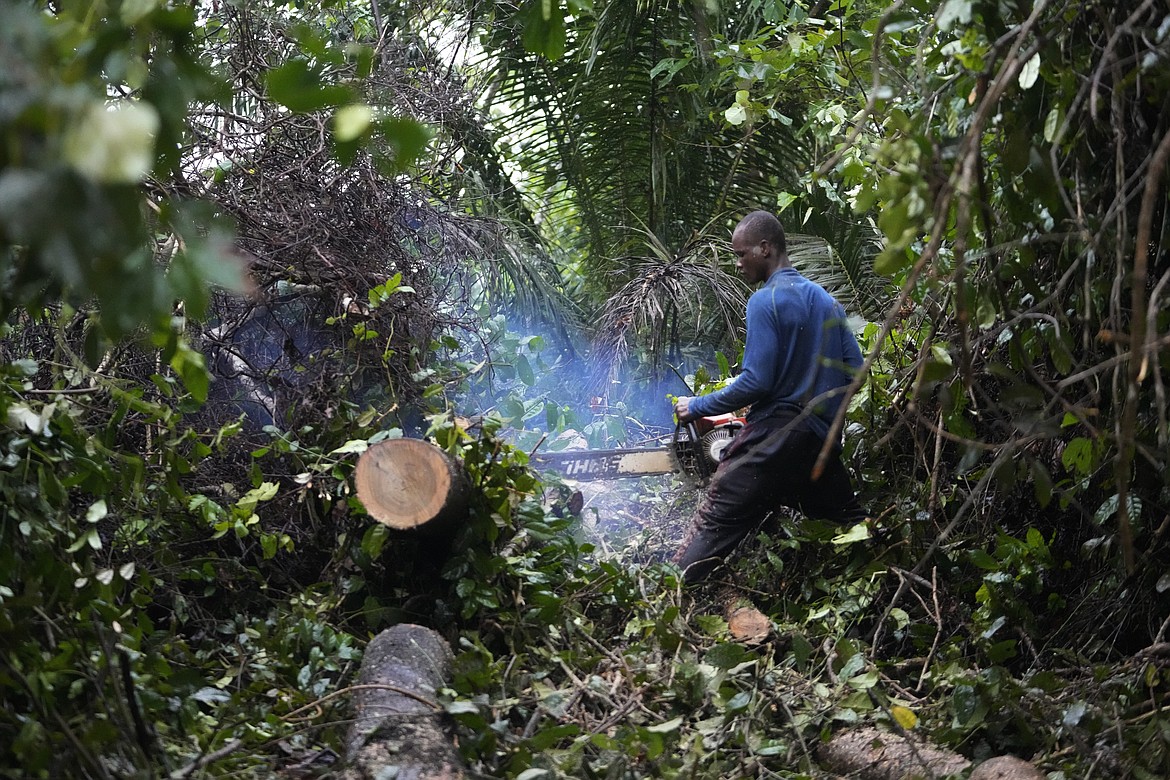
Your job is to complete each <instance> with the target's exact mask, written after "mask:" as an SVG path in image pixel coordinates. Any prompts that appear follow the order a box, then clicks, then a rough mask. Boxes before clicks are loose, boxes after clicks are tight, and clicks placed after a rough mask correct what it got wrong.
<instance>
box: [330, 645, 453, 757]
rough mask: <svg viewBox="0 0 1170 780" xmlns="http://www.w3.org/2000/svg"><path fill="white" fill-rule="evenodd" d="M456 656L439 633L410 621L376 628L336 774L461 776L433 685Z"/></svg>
mask: <svg viewBox="0 0 1170 780" xmlns="http://www.w3.org/2000/svg"><path fill="white" fill-rule="evenodd" d="M453 661H454V656H453V655H452V653H451V648H450V646H448V644H447V642H446V641H445V640H444V639H443V637H441V636H440V635H439V634H438V633H437V632H435V631H433V630H431V629H429V628H425V627H423V626H416V625H411V624H407V623H402V624H399V625H397V626H394V627H393V628H388V629H386V630H385V631H383V632H382V633H380V634H378V636H376V637H375V638H374V640H373V641H372V642H370V644H369V646H368V647H367V648H366V653H365V656H364V658H363V659H362V668H361V671H360V672H359V673H358V680H357V683H356V684H355V692H354V697H353V707H354V722H353V725H352V726H351V727H350V730H349V736H348V738H347V740H346V762H347V765H348V766H347V768H346V770H345V773H344V774H342V776H341V780H377V779H379V778H384V777H394V778H397V780H459V779H460V778H463V777H465V774H464V772H463V768H462V765H461V762H460V760H459V756H458V754H457V753H456V750H455V747H454V744H453V742H452V738H451V735H450V734H449V733H448V731H447V728H446V713H445V711H444V710H443V709H442V707H440V706H439V703H438V701H437V699H436V695H435V692H436V691H437V690H438V689H439V688H441V687H442V686H443V684H444V683H445V682H446V681H447V679H448V678H449V677H450V675H451V664H452V663H453Z"/></svg>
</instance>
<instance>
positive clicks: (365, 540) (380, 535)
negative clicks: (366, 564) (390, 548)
mask: <svg viewBox="0 0 1170 780" xmlns="http://www.w3.org/2000/svg"><path fill="white" fill-rule="evenodd" d="M388 538H390V529H389V528H387V527H386V526H384V525H382V524H381V523H375V524H374V525H372V526H370V527H369V529H367V530H366V533H365V534H364V535H363V536H362V544H361V547H362V552H363V553H365V554H366V555H367V556H368V557H369V558H370V559H371V560H373V559H376V558H377V557H378V556H379V555H381V554H382V548H383V547H384V546H385V545H386V540H387V539H388Z"/></svg>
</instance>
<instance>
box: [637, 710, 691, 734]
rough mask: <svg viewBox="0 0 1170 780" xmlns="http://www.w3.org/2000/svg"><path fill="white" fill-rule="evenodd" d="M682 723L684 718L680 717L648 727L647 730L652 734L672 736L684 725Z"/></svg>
mask: <svg viewBox="0 0 1170 780" xmlns="http://www.w3.org/2000/svg"><path fill="white" fill-rule="evenodd" d="M682 722H683V719H682V716H681V715H680V716H678V717H676V718H671V719H670V720H668V721H664V722H662V723H655V724H654V725H653V726H647V727H646V730H647V731H649V732H650V733H651V734H671V733H673V732H675V731H678V728H679V726H681V725H682Z"/></svg>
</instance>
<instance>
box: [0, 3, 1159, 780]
mask: <svg viewBox="0 0 1170 780" xmlns="http://www.w3.org/2000/svg"><path fill="white" fill-rule="evenodd" d="M424 5H426V4H412V3H409V2H403V3H390V2H385V1H383V2H375V3H360V4H355V3H341V2H334V0H321V2H312V1H311V0H296V2H290V3H284V4H274V5H273V6H272V7H271V8H270V7H268V6H265V5H264V4H247V3H232V2H225V3H209V4H203V3H196V4H185V3H154V2H112V1H111V2H105V1H104V0H67V1H62V2H33V1H32V0H30V1H29V2H8V3H5V4H4V6H3V11H4V24H3V25H0V44H2V45H0V136H2V140H3V143H0V315H2V317H0V513H2V518H0V776H3V777H11V778H26V777H34V778H40V777H45V778H56V777H86V778H122V777H141V778H154V777H164V776H165V777H175V778H184V777H201V776H202V777H241V776H243V777H272V776H283V777H328V776H329V775H330V774H332V773H334V772H335V771H336V769H337V767H338V762H339V760H340V756H339V754H340V751H341V744H342V741H343V735H344V733H345V730H346V728H347V726H348V723H347V719H348V718H349V717H350V714H349V711H348V709H347V702H348V690H347V687H348V686H349V685H350V684H351V683H352V681H353V680H354V678H355V672H356V669H357V666H358V664H359V662H360V659H361V657H362V651H363V648H364V646H365V643H366V642H367V640H368V639H369V638H370V637H371V636H372V635H373V634H374V633H375V632H377V631H379V630H381V629H382V628H385V627H386V626H389V625H393V624H395V623H399V622H405V621H409V622H415V623H422V624H425V625H428V626H431V627H433V628H435V629H437V630H439V631H440V632H442V633H443V635H444V636H445V637H446V638H447V639H448V641H449V642H450V643H451V645H452V647H453V648H454V650H455V652H456V654H457V663H456V668H457V671H456V675H455V676H454V678H453V679H452V680H451V681H450V685H449V688H447V689H445V690H444V691H442V692H441V694H442V698H443V703H444V706H445V707H446V710H447V712H448V713H449V715H450V724H451V725H452V727H453V729H454V731H455V734H456V739H457V741H458V744H459V748H460V750H461V751H462V753H463V755H464V757H465V759H466V761H467V762H468V765H469V766H470V767H471V768H472V769H473V770H474V771H475V772H476V773H478V774H479V775H481V776H488V777H519V778H523V779H524V780H535V778H538V777H558V776H563V777H606V778H619V777H620V778H634V777H656V776H664V777H684V776H685V777H791V778H796V777H819V776H823V775H824V772H823V771H822V770H821V769H820V767H819V764H818V758H817V748H818V746H819V745H821V744H822V743H823V741H824V740H826V739H827V738H829V737H830V736H831V735H832V734H834V733H838V732H839V731H840V730H842V729H845V728H848V727H850V726H853V725H855V724H859V723H876V724H878V725H879V726H881V727H883V728H887V729H890V730H892V731H913V732H916V733H918V734H921V735H923V736H926V737H928V738H929V739H931V740H932V741H934V742H935V743H937V744H940V745H943V746H946V747H949V748H951V749H954V750H956V751H959V752H961V753H963V754H964V755H967V756H971V757H973V758H979V757H983V756H988V755H993V754H998V753H1008V752H1010V753H1014V754H1017V755H1020V756H1024V757H1026V758H1029V759H1031V760H1033V761H1034V762H1035V763H1036V764H1037V765H1038V766H1040V767H1041V768H1042V769H1043V770H1044V771H1046V772H1047V773H1048V774H1049V777H1050V778H1052V780H1058V779H1059V778H1065V779H1066V780H1071V779H1072V778H1112V777H1134V778H1138V779H1139V780H1144V779H1145V778H1159V777H1165V776H1167V775H1170V710H1168V707H1167V702H1166V697H1167V695H1168V694H1170V642H1168V639H1170V637H1168V632H1170V616H1168V614H1167V599H1166V594H1167V592H1168V591H1170V538H1168V534H1167V530H1168V529H1170V520H1167V516H1168V512H1170V482H1168V481H1167V474H1168V473H1170V471H1168V470H1167V469H1166V468H1165V461H1166V453H1167V443H1168V442H1170V413H1168V407H1167V402H1166V392H1165V384H1166V382H1167V381H1170V377H1168V376H1167V375H1166V371H1165V366H1164V364H1165V349H1166V346H1167V344H1168V343H1170V337H1167V335H1166V333H1167V330H1168V329H1170V313H1168V312H1170V309H1168V308H1167V307H1166V306H1165V294H1166V291H1167V289H1168V286H1167V285H1168V284H1170V255H1168V254H1167V251H1166V249H1165V246H1164V244H1165V241H1164V238H1163V237H1164V236H1165V235H1166V234H1167V231H1166V226H1167V224H1168V223H1167V200H1166V187H1165V185H1164V180H1165V176H1166V174H1167V164H1168V160H1170V131H1168V128H1170V111H1168V109H1167V103H1166V101H1165V99H1164V96H1165V94H1166V92H1167V85H1168V84H1170V67H1168V63H1170V21H1168V18H1167V17H1166V15H1165V11H1164V10H1163V9H1162V8H1161V7H1160V6H1159V5H1158V4H1157V3H1154V2H1150V1H1149V0H1146V1H1145V2H1141V3H1134V4H1117V3H1113V4H1110V3H1102V2H1089V3H1040V2H1037V3H1033V4H1030V5H1029V4H1023V3H1015V2H1011V1H1010V0H1005V1H1004V2H998V3H985V2H969V1H968V0H944V1H943V2H925V1H923V0H908V1H907V2H895V3H889V4H886V3H868V2H851V0H838V1H836V2H833V3H822V2H793V3H788V4H780V3H774V2H755V0H750V1H749V2H745V3H742V4H735V3H723V4H720V3H715V4H669V3H661V4H653V3H651V4H647V3H644V2H624V1H623V0H609V2H605V3H602V2H598V3H596V4H589V3H575V2H574V3H570V4H566V5H565V6H564V7H563V6H562V4H560V3H544V4H532V3H526V4H521V6H520V7H519V8H517V7H516V5H515V4H512V3H498V4H497V3H476V4H471V5H468V6H461V5H460V4H458V3H451V4H446V3H444V4H441V6H439V5H435V4H430V6H432V7H424ZM537 8H540V9H541V13H536V12H535V9H537ZM472 42H476V44H475V45H478V46H479V47H482V50H477V51H475V52H473V53H472V54H471V55H467V54H466V53H467V50H468V49H469V48H474V46H473V45H472ZM465 55H466V56H465ZM493 101H495V102H494V103H493ZM639 112H641V113H639ZM424 124H425V127H424ZM428 142H429V143H430V144H431V145H430V146H427V144H428ZM424 149H425V151H424ZM411 159H422V160H425V164H419V165H418V166H416V167H415V168H410V167H409V163H410V160H411ZM758 207H765V208H769V209H773V210H776V211H777V212H779V213H780V215H781V217H782V219H783V220H784V221H785V223H786V224H788V225H790V226H792V227H793V232H798V231H799V230H803V231H807V232H809V233H813V234H816V236H817V238H815V239H814V238H811V237H808V236H804V237H800V238H799V239H797V238H796V237H794V241H793V245H792V249H793V260H794V262H796V263H797V265H798V267H799V268H800V269H801V270H802V272H805V273H807V274H808V275H809V276H811V277H815V278H816V279H818V280H820V281H821V282H823V283H824V284H826V285H827V286H828V287H830V288H831V289H832V290H833V291H834V292H835V294H837V295H839V296H840V297H842V299H843V300H845V301H846V302H847V304H848V307H849V310H850V312H851V313H853V314H856V315H858V316H860V317H864V318H865V319H866V321H867V324H864V325H859V326H858V330H859V334H860V336H861V339H862V342H863V348H864V351H865V353H866V354H867V356H868V362H867V366H866V370H865V371H864V372H863V375H862V376H859V377H858V386H857V387H856V388H854V389H855V390H856V391H857V392H856V393H855V394H854V395H853V397H852V401H851V404H850V405H849V417H848V419H846V420H842V421H841V422H842V424H843V428H844V430H845V433H846V436H845V439H846V455H847V459H848V462H849V464H850V466H851V467H852V469H853V471H854V472H855V473H856V474H857V476H858V478H859V481H860V483H861V485H862V494H863V498H864V499H865V500H866V501H867V502H868V504H869V506H870V507H871V510H872V514H873V517H874V519H875V522H874V524H872V525H870V526H863V527H858V528H826V527H823V526H821V525H819V524H817V523H815V522H812V521H809V520H807V519H804V518H798V517H789V516H782V517H777V518H774V522H773V523H771V524H769V525H768V526H766V527H764V528H761V529H760V532H759V534H758V535H757V536H755V537H754V538H752V539H750V540H749V542H748V544H746V545H745V549H743V550H741V551H740V553H739V554H738V555H737V556H736V558H735V559H734V561H732V562H731V564H730V565H729V567H728V568H727V569H726V570H724V571H722V572H721V573H719V574H718V575H717V577H716V580H715V581H714V582H713V583H711V584H710V585H709V586H705V587H702V588H697V589H693V590H683V589H682V588H681V587H680V585H679V581H678V577H677V572H676V571H674V570H673V569H672V567H671V566H670V565H669V564H667V563H664V561H665V559H666V558H667V557H668V556H669V553H670V551H671V549H672V546H673V540H674V539H676V538H677V536H678V534H679V532H680V530H681V528H682V526H683V525H684V524H685V523H686V521H687V517H688V514H689V511H690V508H691V506H692V505H693V501H694V492H693V491H691V490H689V489H687V488H685V487H684V486H682V485H681V484H673V483H671V484H666V483H662V482H649V481H644V482H640V483H622V484H615V485H613V486H607V488H606V490H605V492H606V499H607V500H606V501H600V500H599V501H586V502H585V509H584V511H583V512H579V513H575V512H574V511H572V507H574V506H575V505H576V502H575V500H574V499H573V490H572V488H570V487H569V486H566V485H563V484H561V483H560V482H557V481H556V480H555V478H546V480H545V481H541V479H539V478H538V476H537V475H536V474H535V473H534V472H533V471H531V469H530V468H529V464H528V461H527V453H529V452H531V451H532V449H533V448H534V447H535V446H537V443H538V442H540V441H542V437H547V439H546V446H551V445H552V442H555V441H557V440H558V439H559V438H560V437H565V439H573V440H575V441H580V442H586V443H588V444H590V445H594V446H605V445H614V444H631V443H637V441H638V440H640V439H647V438H652V436H651V434H652V433H653V432H654V426H655V425H658V424H661V422H662V420H661V414H660V412H661V411H662V410H664V409H667V410H668V409H669V406H667V405H666V403H665V401H664V399H663V398H662V396H663V395H664V393H665V392H681V389H682V388H681V387H680V384H679V382H678V380H679V379H680V378H683V379H685V381H689V382H692V384H693V380H695V379H696V377H697V378H698V380H699V381H698V384H699V385H704V384H707V383H708V381H709V380H712V379H718V378H722V377H723V376H725V375H726V374H728V373H730V371H731V370H732V368H733V367H734V365H735V363H736V360H735V357H736V355H735V352H736V350H737V349H738V346H739V340H740V336H741V334H740V333H739V332H738V327H739V324H740V323H739V320H738V317H739V312H740V307H741V304H742V300H741V297H742V295H743V293H744V290H743V289H742V286H741V285H738V284H736V283H734V282H732V281H730V279H731V277H730V276H729V274H728V273H725V271H728V270H729V266H727V265H726V263H725V262H724V261H725V260H726V257H727V256H726V254H725V253H723V254H721V252H720V247H721V245H722V243H723V242H724V240H725V238H726V236H725V234H726V232H727V230H726V228H728V227H730V225H731V224H732V222H733V217H731V216H729V214H737V215H738V214H740V213H743V212H745V211H747V210H750V209H753V208H758ZM244 253H246V255H247V257H246V260H247V262H248V263H249V264H250V269H249V273H248V274H247V277H248V278H247V279H245V278H244V276H245V275H244V274H243V273H242V270H243V265H244V264H243V263H242V262H241V260H243V259H245V258H244V257H243V255H244ZM721 263H723V265H721ZM212 288H214V289H212ZM583 312H602V313H603V314H602V315H601V316H596V317H588V316H585V315H583V314H582V313H583ZM537 323H543V324H544V325H546V326H547V330H548V331H549V332H547V333H540V334H539V335H538V334H537V333H535V332H533V331H535V330H536V329H537V327H538V325H537ZM554 343H555V346H554ZM590 346H593V347H598V346H600V349H595V350H593V354H591V355H590V357H591V358H592V361H591V362H590V363H589V364H588V365H585V362H586V359H585V358H584V357H583V356H584V355H587V354H589V347H590ZM717 349H722V350H723V351H724V352H726V353H728V355H729V356H726V355H723V354H719V353H715V350H717ZM711 353H715V356H714V360H715V362H717V363H718V364H719V368H718V370H716V371H714V372H713V373H714V374H717V375H718V376H717V377H713V376H711V375H708V374H707V372H706V371H705V370H703V369H701V368H697V366H698V365H699V364H700V363H704V362H707V363H710V362H712V355H711ZM562 372H567V373H562ZM697 389H698V390H700V391H701V390H702V388H701V387H699V388H697ZM688 392H690V391H688ZM647 398H649V399H650V401H649V402H647V401H646V399H647ZM648 404H654V405H655V406H653V408H647V407H648ZM463 415H467V417H464V416H463ZM472 416H474V419H473V417H472ZM400 435H409V436H430V437H431V438H432V439H434V440H435V441H437V442H438V443H439V444H440V445H441V446H443V447H444V448H446V449H447V450H448V451H449V452H451V453H452V454H454V455H456V456H457V457H458V458H460V459H461V460H462V461H463V462H464V464H465V466H466V467H467V469H468V470H469V471H470V472H471V474H472V480H473V484H474V485H475V486H476V487H477V493H476V500H475V503H474V506H473V511H472V514H471V516H470V518H469V521H468V524H467V525H466V526H465V528H464V529H463V530H462V531H461V533H460V534H459V535H458V536H457V537H455V538H452V539H450V540H446V541H444V542H443V543H441V544H440V543H437V542H436V541H435V540H427V539H424V538H417V537H402V536H394V535H391V534H390V533H389V532H388V531H387V530H386V529H385V528H384V527H383V526H381V525H378V524H376V523H373V522H371V521H370V519H369V517H368V516H367V515H366V514H365V513H364V511H363V509H362V507H361V506H360V505H359V503H358V502H357V501H356V499H355V498H354V496H353V495H352V490H351V479H350V476H351V471H352V466H353V461H354V459H355V458H356V457H357V455H358V454H360V453H361V452H362V451H363V450H364V449H366V448H367V447H368V446H369V445H370V444H371V443H374V442H377V441H379V440H381V439H384V438H386V437H390V436H400ZM561 441H562V443H563V439H562V440H561ZM619 500H620V501H621V502H622V503H620V504H619ZM727 585H734V586H735V587H736V588H737V589H738V590H739V592H740V593H742V594H746V596H748V597H750V598H751V599H752V600H753V602H754V603H755V605H756V606H757V607H758V608H759V609H760V610H762V611H763V612H765V613H766V614H767V615H768V617H769V618H770V619H771V621H772V624H773V633H772V636H771V638H769V639H768V640H767V641H766V642H764V643H762V644H758V645H745V644H741V643H737V642H734V641H732V640H731V637H730V635H729V634H728V629H727V626H726V623H725V619H724V615H723V609H722V607H723V601H724V598H725V594H724V592H723V588H724V586H727Z"/></svg>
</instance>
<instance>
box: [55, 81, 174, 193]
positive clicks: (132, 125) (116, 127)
mask: <svg viewBox="0 0 1170 780" xmlns="http://www.w3.org/2000/svg"><path fill="white" fill-rule="evenodd" d="M158 132H159V116H158V112H157V111H156V110H155V108H154V106H152V105H151V104H150V103H145V102H131V101H124V102H121V103H119V104H117V105H116V106H114V107H112V108H110V107H107V106H106V105H105V103H95V104H93V105H91V106H90V107H89V108H88V109H87V111H86V113H85V114H84V116H83V117H82V118H81V120H80V121H78V122H77V123H75V124H73V125H72V126H71V127H70V128H69V132H68V133H67V135H66V136H65V148H64V151H65V159H66V160H67V161H68V162H69V164H70V165H72V166H73V167H74V168H75V169H76V170H77V171H78V172H79V173H81V174H82V175H83V176H85V177H87V178H89V179H91V180H93V181H96V182H102V183H106V184H138V183H139V182H141V181H142V180H143V179H144V178H145V177H146V174H148V173H150V171H151V169H152V168H154V159H155V154H154V144H155V138H156V137H157V136H158Z"/></svg>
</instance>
